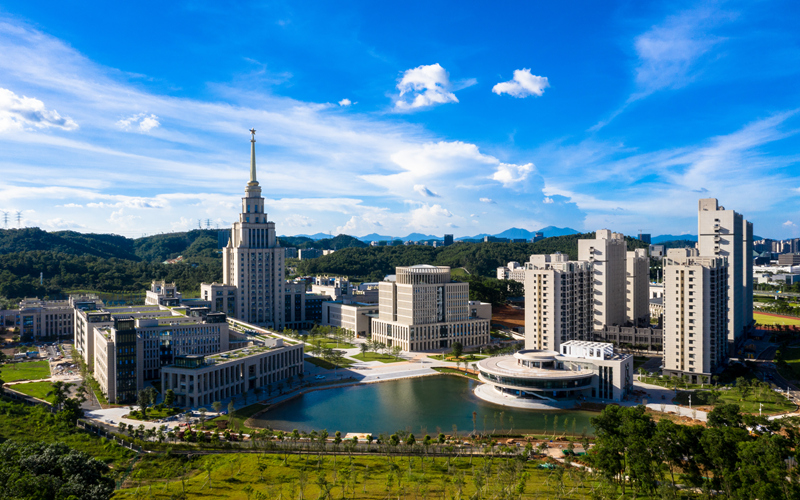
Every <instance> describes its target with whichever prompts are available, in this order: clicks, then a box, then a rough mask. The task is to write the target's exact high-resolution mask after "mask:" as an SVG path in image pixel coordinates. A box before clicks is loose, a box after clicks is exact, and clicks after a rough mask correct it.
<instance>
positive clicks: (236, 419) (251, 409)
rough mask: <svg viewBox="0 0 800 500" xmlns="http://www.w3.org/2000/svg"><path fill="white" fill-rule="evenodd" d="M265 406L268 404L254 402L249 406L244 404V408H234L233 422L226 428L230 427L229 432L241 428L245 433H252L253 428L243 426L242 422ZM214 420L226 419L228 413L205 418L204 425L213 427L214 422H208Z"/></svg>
mask: <svg viewBox="0 0 800 500" xmlns="http://www.w3.org/2000/svg"><path fill="white" fill-rule="evenodd" d="M267 406H269V405H265V404H262V403H255V404H252V405H250V406H245V407H244V408H240V409H238V410H236V411H235V412H233V422H231V423H230V424H228V429H230V431H231V432H238V431H239V430H241V431H242V432H244V433H245V434H250V433H252V432H253V429H251V428H249V427H245V425H244V422H245V421H246V420H247V419H248V418H250V417H252V416H253V415H255V414H256V413H258V412H260V411H261V410H263V409H264V408H266V407H267ZM215 420H228V415H220V416H219V417H216V418H213V419H209V420H207V421H206V427H207V428H209V429H212V428H213V427H215V426H216V424H209V422H213V421H215Z"/></svg>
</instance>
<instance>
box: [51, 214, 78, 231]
mask: <svg viewBox="0 0 800 500" xmlns="http://www.w3.org/2000/svg"><path fill="white" fill-rule="evenodd" d="M45 225H46V226H47V227H50V228H52V229H82V228H85V227H86V226H84V225H82V224H78V223H77V222H75V221H74V220H64V219H61V218H58V217H57V218H55V219H48V220H47V221H46V222H45Z"/></svg>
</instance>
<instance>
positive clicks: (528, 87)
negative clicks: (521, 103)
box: [492, 68, 550, 98]
mask: <svg viewBox="0 0 800 500" xmlns="http://www.w3.org/2000/svg"><path fill="white" fill-rule="evenodd" d="M549 86H550V82H549V81H548V80H547V77H546V76H536V75H532V74H531V70H530V69H529V68H523V69H517V70H514V78H513V79H512V80H509V81H507V82H500V83H498V84H497V85H495V86H494V87H492V92H494V93H495V94H497V95H502V94H508V95H510V96H511V97H518V98H520V97H528V96H532V95H535V96H541V95H542V94H544V89H546V88H547V87H549Z"/></svg>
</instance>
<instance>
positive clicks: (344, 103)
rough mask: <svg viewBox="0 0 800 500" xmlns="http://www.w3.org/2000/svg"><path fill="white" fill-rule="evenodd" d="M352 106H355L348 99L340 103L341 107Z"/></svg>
mask: <svg viewBox="0 0 800 500" xmlns="http://www.w3.org/2000/svg"><path fill="white" fill-rule="evenodd" d="M351 104H353V101H351V100H350V99H347V98H344V99H342V100H341V101H339V106H350V105H351Z"/></svg>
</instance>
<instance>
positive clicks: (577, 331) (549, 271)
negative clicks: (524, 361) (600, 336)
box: [525, 253, 594, 351]
mask: <svg viewBox="0 0 800 500" xmlns="http://www.w3.org/2000/svg"><path fill="white" fill-rule="evenodd" d="M592 279H593V274H592V264H591V263H589V262H586V261H577V262H576V261H570V260H569V258H568V257H567V256H566V255H564V254H560V253H556V254H552V255H531V258H530V261H529V262H527V263H526V264H525V349H544V350H550V351H560V346H561V344H562V343H564V342H567V341H570V340H591V338H592V330H593V328H592V325H593V321H594V307H593V305H592V296H593V293H594V288H593V286H592Z"/></svg>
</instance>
